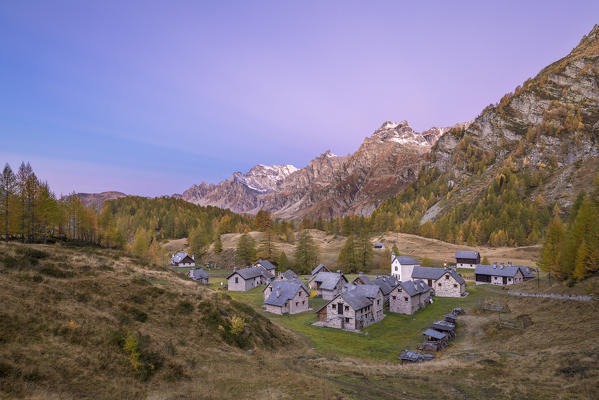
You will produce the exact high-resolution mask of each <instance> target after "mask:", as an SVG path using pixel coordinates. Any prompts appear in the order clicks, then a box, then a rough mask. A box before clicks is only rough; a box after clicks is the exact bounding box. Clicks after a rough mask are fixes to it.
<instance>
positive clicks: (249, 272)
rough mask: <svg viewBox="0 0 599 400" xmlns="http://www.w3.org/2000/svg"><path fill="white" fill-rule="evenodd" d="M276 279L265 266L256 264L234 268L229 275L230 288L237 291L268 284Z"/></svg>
mask: <svg viewBox="0 0 599 400" xmlns="http://www.w3.org/2000/svg"><path fill="white" fill-rule="evenodd" d="M273 279H274V275H273V274H271V273H270V272H268V271H266V270H265V269H264V268H263V267H259V266H254V267H249V268H243V269H239V270H238V269H237V268H234V269H233V273H232V274H231V275H229V276H228V277H227V284H228V289H229V290H231V291H236V292H246V291H248V290H250V289H253V288H255V287H258V286H262V285H267V284H268V283H270V281H271V280H273Z"/></svg>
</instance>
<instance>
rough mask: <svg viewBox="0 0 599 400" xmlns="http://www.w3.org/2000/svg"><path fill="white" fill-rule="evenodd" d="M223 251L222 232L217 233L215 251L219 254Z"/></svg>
mask: <svg viewBox="0 0 599 400" xmlns="http://www.w3.org/2000/svg"><path fill="white" fill-rule="evenodd" d="M222 251H223V242H222V240H221V238H220V233H218V234H217V235H216V240H215V241H214V252H215V253H216V254H219V253H221V252H222Z"/></svg>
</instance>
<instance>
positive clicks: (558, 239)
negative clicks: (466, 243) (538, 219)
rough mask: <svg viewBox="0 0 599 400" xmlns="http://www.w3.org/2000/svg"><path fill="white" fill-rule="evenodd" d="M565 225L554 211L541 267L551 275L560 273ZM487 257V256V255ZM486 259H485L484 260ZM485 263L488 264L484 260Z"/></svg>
mask: <svg viewBox="0 0 599 400" xmlns="http://www.w3.org/2000/svg"><path fill="white" fill-rule="evenodd" d="M563 240H564V227H563V224H562V220H561V218H560V217H559V214H558V213H554V216H553V219H552V220H551V223H550V224H549V227H547V234H546V236H545V243H544V244H543V248H542V249H541V258H540V261H539V267H541V269H542V270H543V271H545V272H547V273H549V274H551V275H554V276H559V274H560V262H559V258H560V251H561V249H562V246H563ZM485 258H486V257H485ZM483 261H484V260H483ZM483 264H486V263H485V262H483Z"/></svg>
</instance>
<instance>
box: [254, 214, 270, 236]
mask: <svg viewBox="0 0 599 400" xmlns="http://www.w3.org/2000/svg"><path fill="white" fill-rule="evenodd" d="M254 226H255V227H256V230H258V231H261V232H264V231H266V230H267V229H270V228H271V227H272V216H271V215H270V212H268V211H267V210H260V211H258V213H257V214H256V217H255V218H254Z"/></svg>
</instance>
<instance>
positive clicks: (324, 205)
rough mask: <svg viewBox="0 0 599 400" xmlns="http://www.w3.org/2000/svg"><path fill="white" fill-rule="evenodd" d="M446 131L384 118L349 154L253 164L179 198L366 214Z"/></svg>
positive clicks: (278, 211)
mask: <svg viewBox="0 0 599 400" xmlns="http://www.w3.org/2000/svg"><path fill="white" fill-rule="evenodd" d="M448 130H449V128H437V127H434V128H431V129H429V130H427V131H425V132H422V133H419V132H415V131H414V130H413V129H412V128H411V127H410V126H409V124H408V123H407V121H402V122H390V121H387V122H385V123H383V124H382V126H381V127H380V128H379V129H377V130H376V131H375V132H374V133H373V134H372V135H371V136H370V137H367V138H365V140H364V142H363V143H362V145H361V146H360V148H359V149H358V150H357V151H356V152H355V153H353V154H351V155H347V156H342V157H340V156H337V155H335V154H333V153H331V151H330V150H327V151H326V152H325V153H323V154H321V155H320V156H319V157H316V158H315V159H313V160H312V161H310V163H309V164H308V165H307V166H306V167H304V168H301V169H296V168H295V167H294V166H291V165H286V166H270V167H269V166H264V165H257V166H255V167H253V168H252V169H251V170H250V171H249V172H248V173H246V174H242V173H239V172H236V173H234V174H233V175H232V176H231V177H230V178H229V179H227V180H225V181H222V182H220V183H218V184H216V185H215V184H206V183H201V184H199V185H194V186H192V187H191V188H189V189H188V190H186V191H185V192H183V194H182V198H183V199H184V200H186V201H189V202H192V203H195V204H199V205H213V206H218V207H223V208H229V209H231V210H232V211H235V212H240V213H256V212H258V211H259V210H260V209H265V210H269V211H270V212H272V213H273V214H274V215H276V216H278V217H280V218H284V219H296V218H302V217H304V216H306V215H307V216H310V217H338V216H343V215H347V214H360V215H369V214H370V213H372V211H373V210H374V209H375V208H376V206H377V205H378V203H380V202H381V201H382V200H384V199H386V198H388V197H392V196H394V195H395V194H397V193H399V191H401V190H402V188H404V187H405V186H406V185H408V184H410V183H411V182H413V181H414V180H415V179H416V177H417V174H418V172H419V171H420V168H421V166H422V165H423V163H424V162H425V161H426V158H427V155H428V153H429V151H430V148H431V146H432V145H433V144H434V143H436V141H437V140H438V138H439V137H440V136H441V135H443V134H444V133H445V132H447V131H448Z"/></svg>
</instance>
